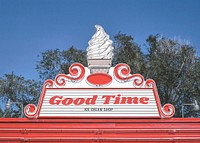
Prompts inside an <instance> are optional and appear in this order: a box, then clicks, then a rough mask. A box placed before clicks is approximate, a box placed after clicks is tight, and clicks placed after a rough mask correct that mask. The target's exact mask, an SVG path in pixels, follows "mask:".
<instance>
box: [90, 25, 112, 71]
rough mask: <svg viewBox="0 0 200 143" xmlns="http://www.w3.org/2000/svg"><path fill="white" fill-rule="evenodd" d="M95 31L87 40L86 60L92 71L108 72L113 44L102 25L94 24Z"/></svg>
mask: <svg viewBox="0 0 200 143" xmlns="http://www.w3.org/2000/svg"><path fill="white" fill-rule="evenodd" d="M95 27H96V30H97V31H96V33H95V34H94V35H93V36H92V38H91V40H90V41H89V42H88V44H89V46H88V48H87V60H88V68H89V69H90V72H91V74H93V73H108V72H109V69H110V67H111V64H112V58H113V49H114V48H113V46H112V43H113V42H112V40H110V39H109V35H108V34H106V32H105V31H104V29H103V27H101V26H100V25H95Z"/></svg>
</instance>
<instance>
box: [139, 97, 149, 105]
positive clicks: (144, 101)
mask: <svg viewBox="0 0 200 143" xmlns="http://www.w3.org/2000/svg"><path fill="white" fill-rule="evenodd" d="M148 101H149V98H147V97H142V98H140V103H142V104H148Z"/></svg>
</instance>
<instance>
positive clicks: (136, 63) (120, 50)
mask: <svg viewBox="0 0 200 143" xmlns="http://www.w3.org/2000/svg"><path fill="white" fill-rule="evenodd" d="M114 39H115V41H114V60H113V64H114V65H116V64H117V63H126V64H128V65H129V66H130V68H131V70H132V72H134V73H141V74H143V73H144V69H145V59H144V55H143V53H142V52H141V48H140V47H139V45H138V44H137V43H135V42H134V38H133V37H132V36H128V35H126V34H122V33H118V34H117V35H115V36H114Z"/></svg>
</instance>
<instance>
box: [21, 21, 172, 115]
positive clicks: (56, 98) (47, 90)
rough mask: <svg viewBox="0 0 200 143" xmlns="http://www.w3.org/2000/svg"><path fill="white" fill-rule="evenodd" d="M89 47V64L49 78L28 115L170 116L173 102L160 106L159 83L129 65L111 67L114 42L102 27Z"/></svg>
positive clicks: (27, 111) (122, 64) (30, 105)
mask: <svg viewBox="0 0 200 143" xmlns="http://www.w3.org/2000/svg"><path fill="white" fill-rule="evenodd" d="M96 28H97V32H96V33H95V35H94V36H93V37H92V39H91V40H90V41H89V47H88V48H87V57H88V67H84V66H83V65H82V64H80V63H74V64H72V65H71V67H70V68H69V74H68V75H65V74H59V75H57V76H56V78H55V80H50V79H49V80H47V81H46V82H45V83H44V87H43V91H42V94H41V96H40V101H39V103H38V105H37V107H36V106H35V105H33V104H29V105H27V106H26V107H25V109H24V112H25V115H26V116H27V117H28V118H170V117H172V116H173V115H174V112H175V109H174V107H173V105H171V104H165V105H164V106H163V107H161V103H160V99H159V95H158V92H157V88H156V83H155V82H154V81H153V80H152V79H147V80H146V81H145V79H144V77H143V76H142V75H140V74H131V73H130V72H131V71H130V67H129V66H128V65H127V64H124V63H120V64H118V65H116V66H115V67H111V61H112V57H113V53H112V51H113V47H112V41H111V40H110V39H109V36H108V35H107V34H106V33H105V31H104V30H103V28H102V27H101V26H99V25H97V26H96Z"/></svg>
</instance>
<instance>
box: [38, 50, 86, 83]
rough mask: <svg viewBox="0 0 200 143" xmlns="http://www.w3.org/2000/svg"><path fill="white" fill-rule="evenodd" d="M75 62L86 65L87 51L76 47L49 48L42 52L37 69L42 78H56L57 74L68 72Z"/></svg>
mask: <svg viewBox="0 0 200 143" xmlns="http://www.w3.org/2000/svg"><path fill="white" fill-rule="evenodd" d="M75 62H80V63H82V64H83V65H86V63H87V62H86V53H85V52H84V51H82V50H77V49H75V48H74V47H71V48H69V49H68V50H63V51H60V50H59V49H56V50H47V51H45V52H43V53H42V57H41V60H40V61H38V62H37V64H36V70H37V72H38V73H39V75H40V78H41V79H43V80H46V79H54V78H55V76H56V75H57V74H60V73H64V74H68V69H69V67H70V65H71V64H72V63H75Z"/></svg>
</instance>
